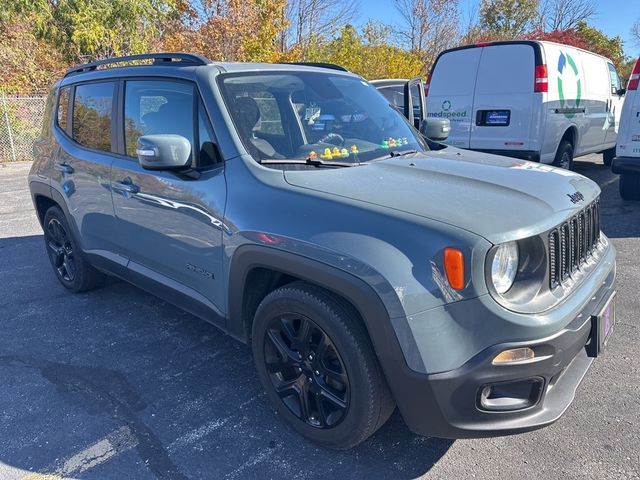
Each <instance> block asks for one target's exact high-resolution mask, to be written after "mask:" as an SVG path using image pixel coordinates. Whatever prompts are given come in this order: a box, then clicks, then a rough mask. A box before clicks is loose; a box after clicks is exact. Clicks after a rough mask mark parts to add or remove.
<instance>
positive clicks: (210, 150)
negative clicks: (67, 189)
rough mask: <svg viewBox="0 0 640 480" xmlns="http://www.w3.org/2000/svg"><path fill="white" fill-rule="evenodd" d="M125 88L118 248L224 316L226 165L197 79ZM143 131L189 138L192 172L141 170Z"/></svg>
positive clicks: (139, 268) (117, 163) (130, 83)
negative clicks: (138, 146) (138, 155)
mask: <svg viewBox="0 0 640 480" xmlns="http://www.w3.org/2000/svg"><path fill="white" fill-rule="evenodd" d="M121 91H122V92H123V96H124V98H123V100H121V102H122V111H123V112H124V115H123V116H124V119H123V122H124V139H123V140H124V142H123V143H124V145H123V148H124V155H121V156H120V157H119V158H117V159H115V160H114V162H113V167H112V175H111V188H112V191H113V195H112V197H113V205H114V209H115V215H116V225H117V229H118V238H119V247H120V250H121V252H122V254H123V255H126V256H127V257H128V258H129V259H130V261H129V269H130V270H132V271H134V272H136V273H138V274H141V275H143V276H145V277H148V278H152V280H154V281H155V282H157V283H160V284H163V285H165V286H167V287H168V290H171V291H174V292H179V294H181V298H182V299H183V300H184V298H189V299H193V300H194V302H193V304H194V305H196V304H197V305H200V306H202V305H204V306H206V307H210V308H212V309H213V310H214V311H217V312H216V313H218V314H220V313H222V312H224V309H225V301H224V298H225V295H224V293H225V290H224V288H223V285H224V279H223V278H222V235H223V222H222V220H223V214H224V202H225V197H226V184H225V178H224V164H223V163H222V162H221V161H220V159H219V158H218V156H217V148H216V147H215V142H214V140H213V138H214V135H213V132H212V129H211V126H210V122H209V117H208V115H207V112H206V111H205V109H204V107H203V104H202V102H201V101H200V99H199V95H198V93H197V89H196V87H195V84H192V83H190V82H183V81H178V80H167V79H156V80H127V81H125V82H123V83H122V85H121ZM145 134H156V135H161V134H174V135H181V136H183V137H185V138H187V140H189V141H190V142H191V145H192V147H193V148H192V167H193V168H192V170H190V171H188V172H171V171H151V170H145V169H143V168H142V167H141V166H140V164H139V163H138V161H137V159H136V143H137V139H138V137H140V136H142V135H145ZM174 303H180V302H174ZM199 308H200V307H198V308H193V309H190V310H192V311H196V310H199ZM212 319H213V320H214V321H215V320H218V318H216V317H215V316H214V317H212Z"/></svg>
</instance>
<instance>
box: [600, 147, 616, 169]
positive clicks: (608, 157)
mask: <svg viewBox="0 0 640 480" xmlns="http://www.w3.org/2000/svg"><path fill="white" fill-rule="evenodd" d="M615 156H616V149H615V148H610V149H609V150H605V151H604V152H602V162H603V163H604V166H605V167H610V166H611V162H613V157H615Z"/></svg>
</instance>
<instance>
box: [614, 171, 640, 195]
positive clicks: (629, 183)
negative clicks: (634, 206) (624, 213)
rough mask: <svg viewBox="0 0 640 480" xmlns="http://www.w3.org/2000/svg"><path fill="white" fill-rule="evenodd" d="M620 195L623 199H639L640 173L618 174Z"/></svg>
mask: <svg viewBox="0 0 640 480" xmlns="http://www.w3.org/2000/svg"><path fill="white" fill-rule="evenodd" d="M619 188H620V196H621V197H622V199H623V200H640V175H634V174H633V173H623V174H622V175H620V187H619Z"/></svg>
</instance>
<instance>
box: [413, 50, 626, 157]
mask: <svg viewBox="0 0 640 480" xmlns="http://www.w3.org/2000/svg"><path fill="white" fill-rule="evenodd" d="M425 88H426V92H427V116H428V117H439V118H448V119H449V120H450V121H451V131H450V134H449V139H448V140H447V141H446V142H445V143H448V144H449V145H453V146H456V147H460V148H467V149H472V150H478V151H484V152H490V153H496V154H500V155H506V156H512V157H517V158H524V159H527V160H533V161H539V162H542V163H552V164H554V165H555V166H559V167H562V168H567V169H570V168H571V166H572V163H573V159H574V158H575V157H578V156H581V155H586V154H589V153H602V154H603V160H604V163H605V165H610V164H611V161H612V160H613V157H614V156H615V146H616V138H617V131H618V120H619V118H620V110H621V107H622V102H623V99H624V93H625V91H624V89H622V88H621V85H620V79H619V77H618V74H617V72H616V68H615V66H614V64H613V62H611V60H609V59H607V58H605V57H602V56H600V55H596V54H594V53H591V52H587V51H585V50H581V49H578V48H574V47H570V46H567V45H561V44H557V43H552V42H544V41H528V40H527V41H525V40H522V41H518V40H514V41H503V42H491V43H480V44H475V45H467V46H463V47H458V48H454V49H451V50H445V51H443V52H442V53H441V54H440V55H439V56H438V58H437V59H436V61H435V63H434V65H433V68H432V70H431V75H430V76H429V79H428V81H427V85H426V87H425Z"/></svg>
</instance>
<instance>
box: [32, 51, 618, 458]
mask: <svg viewBox="0 0 640 480" xmlns="http://www.w3.org/2000/svg"><path fill="white" fill-rule="evenodd" d="M122 62H124V63H122ZM136 62H137V64H134V63H136ZM118 64H119V65H120V66H119V67H118V68H110V67H114V66H116V65H118ZM34 153H35V162H34V164H33V168H32V170H31V173H30V176H29V186H30V189H31V193H32V196H33V202H34V205H35V208H36V211H37V214H38V217H39V219H40V222H41V224H42V227H43V230H44V238H45V248H46V251H47V254H48V256H49V259H50V260H51V265H52V266H53V270H54V272H55V274H56V275H57V277H58V280H59V281H60V282H61V283H62V284H63V285H64V286H65V287H66V288H68V289H69V290H71V291H75V292H78V291H82V290H87V289H89V288H93V287H96V286H97V285H99V284H100V281H101V280H102V279H103V278H104V275H105V274H109V275H115V276H117V277H120V278H122V279H124V280H126V281H128V282H131V283H132V284H135V285H137V286H139V287H141V288H143V289H145V290H147V291H149V292H151V293H153V294H155V295H157V296H159V297H160V298H162V299H164V300H166V301H168V302H171V303H173V304H175V305H178V306H180V307H182V308H184V309H185V310H188V311H189V312H191V313H193V314H194V315H196V316H198V317H200V318H202V319H204V320H207V321H209V322H211V323H213V324H215V325H217V326H218V327H220V328H221V329H222V330H224V331H225V332H227V333H228V334H230V335H231V336H233V337H235V338H237V339H238V340H240V341H243V342H247V343H250V344H251V346H252V348H253V354H254V358H255V364H256V368H257V371H258V375H259V378H260V380H261V381H262V383H263V385H264V388H265V390H266V392H267V395H268V397H269V399H270V400H271V401H272V402H273V405H274V407H275V409H276V410H277V411H278V413H279V414H280V416H281V417H282V418H283V419H284V420H285V421H286V422H288V423H289V424H290V425H291V426H292V427H293V428H295V429H296V430H297V431H298V432H300V433H301V434H302V435H304V436H305V437H307V438H309V439H312V440H313V441H316V442H318V443H320V444H321V445H324V446H327V447H332V448H349V447H352V446H354V445H356V444H358V443H359V442H362V441H363V440H364V439H366V438H367V437H368V436H370V435H371V434H372V433H373V432H375V431H376V429H378V428H379V427H380V426H381V425H383V424H384V423H385V421H386V420H387V419H388V417H389V415H390V414H391V413H392V411H393V410H394V408H395V406H396V405H397V406H398V408H399V409H400V412H401V414H402V417H403V418H404V420H405V421H406V423H407V424H408V425H409V427H410V428H411V429H412V430H414V431H415V432H417V433H419V434H423V435H432V436H441V437H450V438H462V437H478V436H489V435H504V434H510V433H516V432H523V431H527V430H532V429H536V428H539V427H543V426H545V425H548V424H550V423H552V422H554V421H555V420H557V419H558V418H559V417H560V416H561V415H562V413H563V412H564V411H565V410H566V409H567V407H568V406H569V404H570V403H571V401H572V399H573V397H574V394H575V391H576V389H577V387H578V385H579V384H580V381H581V380H582V378H583V376H584V375H585V373H586V371H587V370H588V368H589V366H590V364H591V362H592V361H593V358H594V357H596V356H598V355H599V354H600V353H601V351H602V349H603V347H604V345H605V343H606V341H607V338H608V337H609V335H610V333H611V332H612V331H613V325H614V311H613V308H614V302H613V298H614V291H613V284H614V277H615V251H614V248H613V246H612V245H611V243H610V242H609V241H608V240H607V238H606V237H605V236H604V235H603V234H602V233H601V232H600V220H599V219H600V207H599V200H598V198H599V193H600V190H599V188H598V186H597V185H596V184H595V183H593V182H592V181H590V180H588V179H586V178H584V177H582V176H580V175H577V174H575V173H572V172H568V171H562V170H556V169H555V168H552V167H548V166H545V165H540V164H536V163H529V162H526V161H521V160H515V159H511V158H502V157H498V156H492V155H487V154H481V153H476V152H470V151H462V150H458V149H455V148H452V147H445V146H442V145H437V144H433V143H430V142H428V141H426V140H425V139H424V138H422V137H421V136H420V134H419V133H418V132H417V131H416V130H415V129H414V127H413V126H412V125H410V124H409V122H408V121H407V120H406V119H405V118H404V117H403V116H402V115H401V114H400V113H398V111H397V110H396V109H395V108H393V107H391V106H390V105H389V104H388V102H387V101H385V99H384V97H383V96H382V95H381V94H380V93H378V92H377V91H376V89H375V88H374V87H372V86H371V84H369V83H368V82H366V81H365V80H363V79H362V78H360V77H358V76H356V75H354V74H351V73H349V72H344V71H340V70H337V69H336V70H334V69H330V68H327V67H324V68H322V67H319V66H310V65H288V64H280V65H277V64H274V65H267V64H243V63H220V62H212V61H210V60H208V59H206V58H203V57H200V56H197V55H191V54H184V53H181V54H175V53H172V54H149V55H140V56H133V57H124V58H118V59H111V60H107V61H100V62H95V63H91V64H86V65H82V66H79V67H77V68H74V69H72V70H70V71H68V72H67V74H66V75H65V76H64V78H62V79H61V80H60V81H59V82H58V83H56V84H55V85H54V87H53V89H52V91H51V94H50V96H49V100H48V112H47V115H46V119H45V123H44V128H43V133H42V138H41V139H40V140H39V141H38V143H37V144H36V146H35V148H34Z"/></svg>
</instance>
